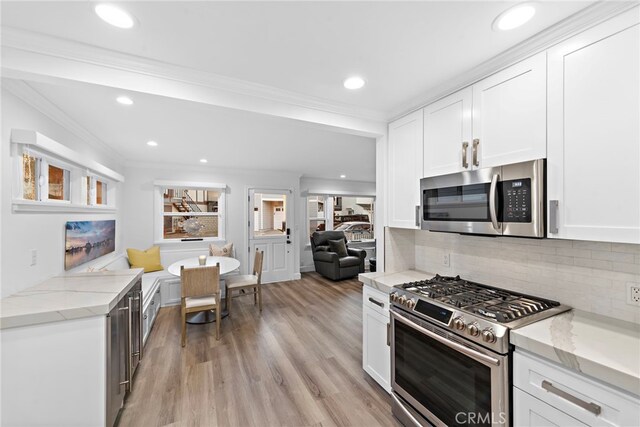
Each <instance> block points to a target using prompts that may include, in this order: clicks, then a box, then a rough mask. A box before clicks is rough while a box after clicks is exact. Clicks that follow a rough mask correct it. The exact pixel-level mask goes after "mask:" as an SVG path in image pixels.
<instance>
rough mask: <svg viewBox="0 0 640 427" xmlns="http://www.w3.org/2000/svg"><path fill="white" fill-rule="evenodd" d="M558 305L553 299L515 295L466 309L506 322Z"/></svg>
mask: <svg viewBox="0 0 640 427" xmlns="http://www.w3.org/2000/svg"><path fill="white" fill-rule="evenodd" d="M559 305H560V303H557V302H555V301H545V300H532V299H529V298H526V297H515V298H512V299H511V300H509V301H505V302H501V303H498V304H487V305H483V304H479V305H475V306H472V307H468V311H470V312H471V313H474V314H477V315H480V316H483V317H487V318H490V319H493V320H495V321H497V322H499V323H508V322H511V321H513V320H516V319H521V318H523V317H527V316H530V315H532V314H536V313H540V312H541V311H544V310H548V309H550V308H553V307H557V306H559Z"/></svg>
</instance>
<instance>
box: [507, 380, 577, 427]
mask: <svg viewBox="0 0 640 427" xmlns="http://www.w3.org/2000/svg"><path fill="white" fill-rule="evenodd" d="M513 425H514V426H518V427H551V426H553V427H556V426H557V427H571V426H580V427H582V426H586V424H583V423H581V422H580V421H578V420H576V419H575V418H573V417H570V416H569V415H567V414H565V413H564V412H562V411H560V410H558V409H556V408H554V407H553V406H551V405H549V404H547V403H544V402H543V401H541V400H538V399H536V398H535V397H533V396H531V395H530V394H528V393H525V392H524V391H522V390H520V389H519V388H516V387H514V388H513Z"/></svg>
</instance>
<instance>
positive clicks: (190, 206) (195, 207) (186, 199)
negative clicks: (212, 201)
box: [183, 191, 202, 212]
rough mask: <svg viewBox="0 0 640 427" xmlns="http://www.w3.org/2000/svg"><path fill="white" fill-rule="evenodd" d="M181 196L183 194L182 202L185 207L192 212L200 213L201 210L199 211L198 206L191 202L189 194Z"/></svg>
mask: <svg viewBox="0 0 640 427" xmlns="http://www.w3.org/2000/svg"><path fill="white" fill-rule="evenodd" d="M183 194H184V200H185V201H186V202H187V205H189V208H191V211H192V212H202V210H201V209H200V206H198V205H197V204H196V202H194V201H193V199H192V198H191V196H190V195H189V193H187V192H186V191H185V192H184V193H183Z"/></svg>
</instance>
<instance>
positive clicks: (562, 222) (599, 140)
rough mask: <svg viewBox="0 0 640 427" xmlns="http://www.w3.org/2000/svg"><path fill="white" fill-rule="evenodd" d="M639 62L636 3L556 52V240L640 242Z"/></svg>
mask: <svg viewBox="0 0 640 427" xmlns="http://www.w3.org/2000/svg"><path fill="white" fill-rule="evenodd" d="M639 64H640V25H639V24H638V9H637V8H635V9H632V10H631V11H630V12H627V13H625V14H622V15H619V16H617V17H615V18H614V19H611V20H609V21H607V22H605V23H603V24H601V25H599V26H597V27H594V28H592V29H590V30H588V31H585V32H583V33H580V34H579V35H577V36H576V37H573V38H571V39H569V40H567V41H566V42H563V43H561V44H559V45H557V46H556V47H554V48H553V49H551V50H550V51H549V158H548V161H547V171H548V172H547V176H548V180H547V182H548V185H547V191H548V193H547V200H549V201H550V202H551V201H553V202H554V204H552V205H550V206H549V215H548V218H549V227H548V230H549V232H548V236H549V237H557V238H564V239H575V240H596V241H606V242H623V243H640V168H639V167H638V163H639V162H640V142H639V141H640V78H639V77H638V76H639V75H640V66H639ZM555 201H557V202H558V203H557V205H555ZM556 206H557V207H556Z"/></svg>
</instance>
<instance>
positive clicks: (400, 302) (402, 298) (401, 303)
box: [398, 295, 407, 305]
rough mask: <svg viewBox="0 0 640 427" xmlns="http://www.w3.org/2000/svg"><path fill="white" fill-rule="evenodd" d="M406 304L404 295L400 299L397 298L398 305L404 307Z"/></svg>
mask: <svg viewBox="0 0 640 427" xmlns="http://www.w3.org/2000/svg"><path fill="white" fill-rule="evenodd" d="M406 302H407V297H405V296H404V295H400V298H398V304H400V305H404V303H406Z"/></svg>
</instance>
